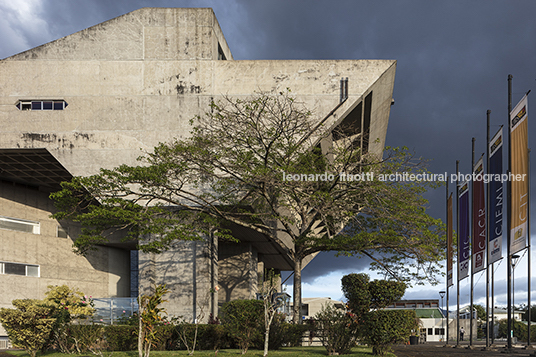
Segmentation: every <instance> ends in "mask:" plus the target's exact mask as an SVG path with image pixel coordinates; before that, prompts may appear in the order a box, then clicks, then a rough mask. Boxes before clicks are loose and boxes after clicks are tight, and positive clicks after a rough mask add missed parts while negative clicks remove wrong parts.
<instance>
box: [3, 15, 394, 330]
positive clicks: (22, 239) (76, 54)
mask: <svg viewBox="0 0 536 357" xmlns="http://www.w3.org/2000/svg"><path fill="white" fill-rule="evenodd" d="M252 31H254V29H252ZM395 68H396V61H393V60H293V61H290V60H289V61H236V60H233V56H232V54H231V51H230V49H229V48H228V46H227V42H226V40H225V38H224V36H223V33H222V31H221V29H220V26H219V24H218V21H217V19H216V17H215V15H214V13H213V11H212V9H206V8H205V9H180V8H143V9H139V10H136V11H133V12H131V13H128V14H125V15H122V16H119V17H117V18H114V19H111V20H109V21H106V22H103V23H101V24H98V25H96V26H93V27H90V28H88V29H85V30H83V31H80V32H77V33H74V34H72V35H69V36H67V37H64V38H61V39H58V40H56V41H53V42H50V43H46V44H44V45H41V46H39V47H36V48H33V49H29V50H28V51H25V52H22V53H19V54H17V55H14V56H11V57H9V58H5V59H3V60H1V61H0V81H1V82H0V127H1V128H2V130H1V132H0V239H1V241H2V245H1V246H0V286H2V289H1V290H0V307H10V306H11V301H12V300H13V299H16V298H43V297H44V292H45V291H46V289H47V286H48V285H61V284H68V285H70V286H75V287H78V288H79V289H81V290H82V291H84V292H85V293H87V294H88V295H92V296H93V297H95V298H111V297H119V298H120V297H131V296H137V294H138V291H139V290H138V289H141V291H143V290H144V289H145V288H146V287H147V286H148V285H149V283H150V282H155V283H166V284H167V286H168V287H169V288H170V289H171V293H170V294H169V295H168V296H167V297H166V298H167V300H168V303H167V306H166V309H167V311H168V313H169V314H170V315H182V316H184V317H186V318H188V319H190V320H192V319H194V318H195V317H196V316H197V315H198V313H199V311H200V309H201V308H204V311H205V312H206V316H208V313H211V312H212V313H213V314H217V312H218V306H219V305H220V304H222V303H224V302H226V301H229V300H232V299H247V298H255V294H256V292H257V281H258V274H259V272H262V271H263V270H264V269H265V268H273V269H275V270H279V271H282V270H292V269H293V261H292V259H290V255H289V254H290V252H291V251H292V249H294V247H293V244H292V242H291V241H290V240H289V239H288V238H286V237H281V240H282V241H283V242H284V243H283V244H282V245H280V244H278V243H276V242H274V241H271V240H270V239H268V238H267V237H265V236H263V235H261V234H259V233H256V232H253V231H249V230H246V229H244V228H236V229H235V230H234V234H235V236H236V237H237V238H238V239H239V240H240V243H225V242H219V241H218V240H217V239H216V237H213V236H210V237H205V240H204V241H199V242H178V243H177V244H176V245H175V247H174V249H172V250H170V251H169V252H166V253H164V254H160V255H155V254H143V253H141V252H138V251H136V245H135V244H134V243H122V242H120V241H119V240H117V241H114V242H112V243H110V244H106V245H102V246H100V247H98V249H97V250H96V251H94V252H91V253H90V254H88V255H87V256H86V257H82V256H77V255H75V254H73V253H72V248H71V246H72V241H73V239H75V238H76V237H77V235H78V234H79V232H80V227H78V226H77V225H76V224H74V223H73V222H58V221H56V220H54V219H51V218H50V214H51V213H53V212H54V210H55V209H54V206H53V203H52V201H51V200H50V199H49V194H50V193H51V192H53V191H56V190H58V189H59V187H60V186H59V184H60V182H61V181H66V180H70V179H71V178H72V176H79V175H80V176H86V175H91V174H96V173H98V171H99V169H100V168H113V167H116V166H118V165H121V164H130V165H133V164H135V163H136V158H137V157H138V156H139V155H140V153H141V152H142V150H151V149H152V148H153V147H154V146H156V145H157V144H158V143H159V142H166V141H170V140H171V139H173V138H175V137H178V138H181V137H183V138H184V137H187V136H188V135H189V130H190V127H189V120H190V119H191V118H193V117H195V116H196V115H202V114H204V113H205V112H206V111H207V110H209V105H210V103H211V102H212V101H213V100H218V98H221V97H222V96H223V95H226V96H230V97H233V98H247V97H248V96H250V95H252V94H253V93H254V92H256V91H280V90H285V89H286V88H290V89H291V90H292V93H293V94H294V95H295V96H296V98H297V100H299V101H301V102H303V103H305V104H306V105H307V106H308V107H309V108H311V109H312V110H313V111H314V117H315V118H316V120H318V121H320V120H323V123H324V126H325V127H326V128H342V129H343V130H345V132H346V134H347V135H349V136H351V137H352V140H359V141H360V143H361V145H362V149H363V151H364V152H367V151H368V152H374V153H380V152H381V151H382V150H383V147H384V143H385V135H386V130H387V124H388V119H389V112H390V106H391V102H392V92H393V86H394V76H395ZM341 78H344V79H346V78H347V79H348V80H347V81H346V80H343V81H341ZM312 258H313V256H310V257H309V258H308V259H307V261H306V262H305V263H307V262H308V261H310V259H312ZM216 286H218V287H220V288H221V289H220V290H219V291H215V290H214V289H213V288H214V287H216ZM304 300H305V299H304ZM311 306H312V305H311ZM2 334H5V332H3V331H0V335H2Z"/></svg>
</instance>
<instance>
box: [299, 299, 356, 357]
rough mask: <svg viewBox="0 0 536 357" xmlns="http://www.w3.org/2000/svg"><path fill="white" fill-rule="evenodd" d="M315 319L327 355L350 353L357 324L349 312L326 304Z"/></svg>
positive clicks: (353, 344)
mask: <svg viewBox="0 0 536 357" xmlns="http://www.w3.org/2000/svg"><path fill="white" fill-rule="evenodd" d="M315 319H316V326H317V333H318V337H319V338H320V341H322V345H323V346H324V347H325V348H326V350H327V352H328V354H329V355H335V354H337V355H340V354H346V353H350V350H351V348H352V347H354V346H355V336H356V333H357V324H356V323H355V322H354V320H353V319H352V318H351V317H350V316H349V314H347V313H346V312H344V311H342V310H340V309H337V308H336V307H335V306H333V305H332V304H327V305H324V306H322V309H321V310H320V312H318V313H317V314H316V315H315ZM307 328H309V326H307Z"/></svg>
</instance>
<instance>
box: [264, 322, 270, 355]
mask: <svg viewBox="0 0 536 357" xmlns="http://www.w3.org/2000/svg"><path fill="white" fill-rule="evenodd" d="M269 339H270V325H268V327H267V328H266V331H264V354H263V357H266V356H268V341H269Z"/></svg>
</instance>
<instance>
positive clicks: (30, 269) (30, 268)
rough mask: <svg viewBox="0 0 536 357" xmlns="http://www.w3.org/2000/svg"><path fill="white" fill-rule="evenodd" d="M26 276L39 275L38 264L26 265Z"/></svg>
mask: <svg viewBox="0 0 536 357" xmlns="http://www.w3.org/2000/svg"><path fill="white" fill-rule="evenodd" d="M26 276H34V277H39V266H37V265H26Z"/></svg>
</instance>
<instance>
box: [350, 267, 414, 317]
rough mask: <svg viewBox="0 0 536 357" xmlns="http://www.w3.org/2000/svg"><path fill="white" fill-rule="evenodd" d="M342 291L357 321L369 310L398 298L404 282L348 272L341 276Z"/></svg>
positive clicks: (402, 290) (404, 286)
mask: <svg viewBox="0 0 536 357" xmlns="http://www.w3.org/2000/svg"><path fill="white" fill-rule="evenodd" d="M341 283H342V291H343V293H344V297H345V298H346V300H347V305H348V308H349V309H350V311H351V312H352V313H353V314H354V315H355V318H356V319H357V321H358V322H361V321H363V320H364V318H365V315H366V314H367V313H368V312H369V311H371V310H378V309H383V308H385V307H387V306H388V305H390V304H392V303H393V302H395V301H397V300H400V298H402V296H404V293H405V291H406V284H405V283H403V282H399V281H389V280H373V281H370V278H369V276H368V275H367V274H364V273H361V274H355V273H353V274H348V275H345V276H343V277H342V279H341Z"/></svg>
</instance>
